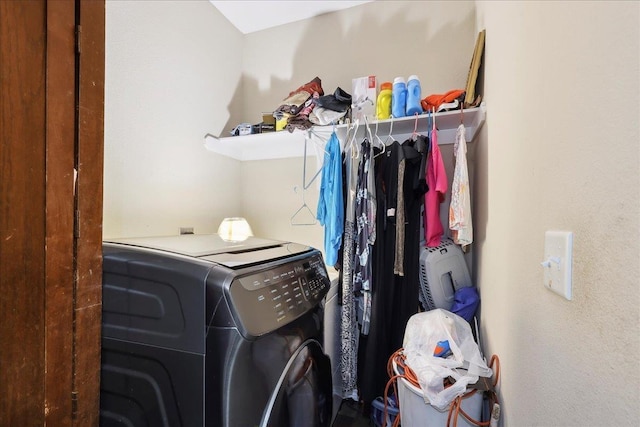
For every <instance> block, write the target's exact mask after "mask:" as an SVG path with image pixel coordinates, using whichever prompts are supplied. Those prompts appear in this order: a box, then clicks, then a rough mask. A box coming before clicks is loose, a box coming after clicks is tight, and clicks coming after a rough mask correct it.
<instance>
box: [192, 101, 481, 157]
mask: <svg viewBox="0 0 640 427" xmlns="http://www.w3.org/2000/svg"><path fill="white" fill-rule="evenodd" d="M435 116H436V127H437V128H438V144H440V145H444V144H453V143H454V142H455V137H456V130H457V128H458V126H459V125H460V120H461V119H462V120H463V123H464V126H465V129H466V137H467V142H471V141H473V139H474V138H475V136H476V134H477V132H478V130H479V129H480V128H481V127H482V124H483V123H484V121H485V116H486V105H485V103H484V102H482V103H481V104H480V106H479V107H476V108H469V109H466V110H464V112H463V113H462V114H461V112H460V110H455V111H446V112H442V113H437V114H436V115H435ZM427 117H428V115H427V114H421V115H419V116H417V118H415V117H401V118H398V119H389V120H380V121H377V122H375V121H374V122H371V123H370V124H369V127H370V129H371V132H372V133H374V132H376V124H377V125H378V127H377V129H378V135H379V136H380V138H382V139H383V140H385V138H386V137H387V136H388V135H389V132H392V133H393V136H394V139H395V140H397V141H400V142H402V141H404V140H405V139H407V138H409V137H410V136H411V134H412V133H413V131H414V129H416V131H417V132H418V133H425V132H426V131H427V130H428V129H427V127H428V119H427ZM347 126H348V125H339V126H336V127H335V129H336V133H337V134H338V136H339V137H340V138H344V137H345V135H346V132H347ZM332 129H333V127H332V126H315V127H313V132H314V133H316V134H321V135H326V136H327V138H328V137H329V135H330V134H331V131H332ZM357 132H358V134H359V135H360V134H361V135H364V126H363V125H362V124H361V125H360V126H359V127H358V130H357ZM306 134H307V132H305V131H300V130H296V131H294V132H293V133H291V132H287V131H280V132H269V133H260V134H253V135H245V136H230V137H226V138H216V137H214V136H212V135H210V134H208V135H207V136H205V142H204V145H205V147H206V148H207V149H208V150H210V151H213V152H216V153H218V154H222V155H224V156H228V157H232V158H234V159H237V160H242V161H244V160H262V159H282V158H287V157H302V156H303V155H304V153H305V148H304V145H305V144H304V140H305V135H306ZM315 155H316V151H315V150H314V149H313V148H308V149H307V156H315Z"/></svg>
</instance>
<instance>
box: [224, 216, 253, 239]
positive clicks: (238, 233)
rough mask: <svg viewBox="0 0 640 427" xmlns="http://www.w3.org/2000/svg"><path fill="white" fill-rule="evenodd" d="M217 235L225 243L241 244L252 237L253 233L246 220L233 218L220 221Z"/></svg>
mask: <svg viewBox="0 0 640 427" xmlns="http://www.w3.org/2000/svg"><path fill="white" fill-rule="evenodd" d="M218 235H219V236H220V237H221V238H222V240H225V241H227V242H241V241H243V240H247V238H248V237H249V236H253V231H251V226H249V223H248V222H247V220H246V219H244V218H240V217H233V218H225V219H223V220H222V223H221V224H220V227H218Z"/></svg>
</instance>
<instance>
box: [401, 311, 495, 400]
mask: <svg viewBox="0 0 640 427" xmlns="http://www.w3.org/2000/svg"><path fill="white" fill-rule="evenodd" d="M445 340H448V341H449V347H450V348H451V355H450V356H449V357H446V358H443V357H436V356H434V349H436V347H437V346H438V343H439V342H441V341H445ZM403 347H404V354H405V356H406V364H407V365H408V366H409V367H410V368H411V369H412V370H413V372H414V373H415V374H416V376H417V377H418V381H419V383H420V387H421V388H422V392H423V394H424V401H425V403H427V404H430V405H431V406H433V407H435V408H436V409H438V410H440V411H444V410H446V409H447V407H448V406H449V405H450V404H451V402H453V400H454V399H455V398H456V397H458V396H462V395H463V394H464V393H465V392H466V390H467V385H469V384H475V383H476V382H477V381H478V379H479V377H491V376H492V375H493V372H492V370H491V369H490V368H489V367H488V366H487V364H486V362H485V360H484V359H483V358H482V355H481V354H480V350H479V349H478V345H477V344H476V342H475V340H474V339H473V333H472V332H471V327H470V326H469V323H468V322H467V321H466V320H464V319H463V318H462V317H460V316H458V315H457V314H454V313H451V312H449V311H447V310H443V309H435V310H431V311H425V312H423V313H418V314H414V315H413V316H411V318H410V319H409V321H408V322H407V327H406V328H405V332H404V342H403ZM448 377H451V378H453V379H454V380H455V383H454V384H453V385H451V386H449V387H447V388H445V387H444V382H443V381H444V379H445V378H448Z"/></svg>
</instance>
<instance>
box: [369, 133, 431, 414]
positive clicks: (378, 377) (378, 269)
mask: <svg viewBox="0 0 640 427" xmlns="http://www.w3.org/2000/svg"><path fill="white" fill-rule="evenodd" d="M423 157H424V155H423V154H422V153H420V152H418V151H417V150H416V148H414V147H412V146H411V144H410V143H409V142H405V144H402V145H401V144H399V143H398V142H394V143H393V144H391V145H389V146H388V147H387V149H386V151H385V153H384V154H383V155H382V156H379V157H378V159H377V163H376V165H375V168H376V192H377V206H378V208H377V217H376V224H377V229H376V243H375V245H374V247H373V260H374V264H373V295H372V313H371V329H370V331H369V336H368V337H367V338H366V339H362V337H361V342H360V350H361V351H360V352H359V353H360V361H359V369H358V371H359V373H358V375H359V383H360V389H361V396H362V399H363V401H364V402H365V403H366V404H368V403H370V402H371V401H373V400H374V399H375V398H376V397H377V396H381V395H382V394H383V393H384V388H385V385H386V383H387V381H388V379H389V377H388V375H387V368H386V367H387V361H388V359H389V357H390V356H391V355H392V354H393V352H394V351H396V350H398V349H399V348H401V347H402V340H403V336H404V330H405V327H406V324H407V321H408V320H409V317H411V316H412V315H413V314H415V313H417V312H418V306H419V301H418V294H419V261H420V221H421V218H422V216H421V215H420V208H421V204H422V203H423V200H424V197H423V196H424V193H421V191H422V190H421V188H422V187H421V186H420V179H421V176H420V165H421V162H422V158H423ZM402 159H405V172H404V182H402V183H400V185H398V184H399V183H398V166H399V164H400V161H401V160H402ZM398 191H402V192H403V196H404V204H405V244H404V276H399V275H395V274H394V273H393V265H394V259H395V251H396V248H395V246H396V221H395V220H396V216H395V210H396V209H397V206H396V204H397V200H398V198H397V195H398Z"/></svg>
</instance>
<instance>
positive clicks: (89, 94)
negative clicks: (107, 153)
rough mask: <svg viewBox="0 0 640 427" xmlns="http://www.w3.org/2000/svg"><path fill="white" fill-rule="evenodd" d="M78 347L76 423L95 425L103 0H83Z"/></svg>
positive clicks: (99, 297) (99, 305) (99, 294)
mask: <svg viewBox="0 0 640 427" xmlns="http://www.w3.org/2000/svg"><path fill="white" fill-rule="evenodd" d="M78 4H79V8H80V26H81V36H80V47H81V52H80V56H79V58H80V62H79V73H80V74H79V76H80V78H79V91H80V92H79V95H80V96H79V108H78V111H79V114H78V153H77V168H78V186H77V209H78V223H77V225H76V227H77V230H78V231H77V233H78V237H77V243H76V259H77V264H76V265H77V273H76V274H77V285H76V308H75V316H76V345H75V347H76V353H75V366H76V369H75V374H74V387H75V390H76V391H77V393H78V410H77V419H76V420H75V422H74V425H78V426H97V425H98V413H99V407H100V400H99V395H100V337H101V335H100V326H101V310H102V173H103V163H104V162H103V159H104V144H103V137H104V131H103V128H104V60H105V58H104V54H105V49H104V47H105V44H104V42H105V39H104V29H105V9H104V7H105V5H104V1H92V0H80V1H79V3H78Z"/></svg>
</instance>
